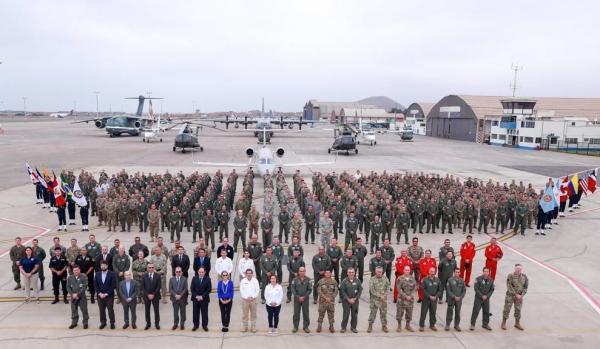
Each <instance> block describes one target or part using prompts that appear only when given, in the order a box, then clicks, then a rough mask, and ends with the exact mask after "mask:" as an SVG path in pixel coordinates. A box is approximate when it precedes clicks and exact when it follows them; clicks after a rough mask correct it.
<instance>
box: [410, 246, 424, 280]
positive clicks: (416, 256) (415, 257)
mask: <svg viewBox="0 0 600 349" xmlns="http://www.w3.org/2000/svg"><path fill="white" fill-rule="evenodd" d="M424 256H425V252H424V251H423V247H421V246H419V238H413V239H412V245H411V246H410V247H408V257H409V258H410V259H411V260H412V262H413V267H412V270H413V274H414V275H415V281H417V282H418V281H419V280H420V277H419V261H420V260H421V258H423V257H424Z"/></svg>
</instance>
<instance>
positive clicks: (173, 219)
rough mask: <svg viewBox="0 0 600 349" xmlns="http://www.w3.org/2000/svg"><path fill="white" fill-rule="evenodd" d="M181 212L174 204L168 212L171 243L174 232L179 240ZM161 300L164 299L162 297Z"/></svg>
mask: <svg viewBox="0 0 600 349" xmlns="http://www.w3.org/2000/svg"><path fill="white" fill-rule="evenodd" d="M181 223H182V222H181V213H180V212H179V210H178V209H177V207H176V206H173V208H172V209H171V212H170V213H169V226H170V231H171V243H173V241H174V238H175V234H177V240H181V228H182V227H181ZM163 301H165V300H164V299H163Z"/></svg>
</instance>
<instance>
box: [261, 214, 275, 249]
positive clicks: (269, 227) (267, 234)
mask: <svg viewBox="0 0 600 349" xmlns="http://www.w3.org/2000/svg"><path fill="white" fill-rule="evenodd" d="M260 230H261V231H262V243H263V246H265V247H268V246H271V244H272V243H273V218H271V214H270V213H269V212H265V214H264V215H263V218H261V220H260Z"/></svg>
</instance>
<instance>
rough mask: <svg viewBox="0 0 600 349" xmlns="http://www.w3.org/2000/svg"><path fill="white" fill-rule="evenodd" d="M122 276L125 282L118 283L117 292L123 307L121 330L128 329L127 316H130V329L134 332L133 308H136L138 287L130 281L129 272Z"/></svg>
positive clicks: (134, 318)
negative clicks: (123, 322)
mask: <svg viewBox="0 0 600 349" xmlns="http://www.w3.org/2000/svg"><path fill="white" fill-rule="evenodd" d="M124 275H125V280H123V281H121V282H120V283H119V292H118V294H119V296H120V297H121V305H122V306H123V320H125V324H124V325H123V329H124V330H125V329H127V328H128V327H129V314H131V328H133V329H134V330H135V329H136V328H137V326H136V325H135V320H136V319H137V316H136V313H135V308H136V306H137V298H136V293H137V288H138V285H137V284H136V282H135V281H134V280H132V279H131V272H130V271H126V272H125V273H124Z"/></svg>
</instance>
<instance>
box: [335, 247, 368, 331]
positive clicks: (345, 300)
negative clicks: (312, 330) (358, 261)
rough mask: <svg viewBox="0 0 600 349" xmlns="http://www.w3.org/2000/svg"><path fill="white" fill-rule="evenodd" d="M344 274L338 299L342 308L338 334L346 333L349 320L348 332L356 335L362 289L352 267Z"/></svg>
mask: <svg viewBox="0 0 600 349" xmlns="http://www.w3.org/2000/svg"><path fill="white" fill-rule="evenodd" d="M349 251H350V250H349ZM346 273H347V276H345V277H344V278H343V279H342V283H341V284H340V299H341V300H342V308H343V315H342V326H341V327H342V328H341V330H340V332H341V333H344V332H346V326H347V325H348V318H350V330H351V331H352V332H353V333H357V332H358V331H357V330H356V324H357V319H358V304H359V301H360V296H361V294H362V289H363V288H362V283H361V282H360V280H358V278H356V269H355V268H354V267H349V268H348V269H347V271H346Z"/></svg>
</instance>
